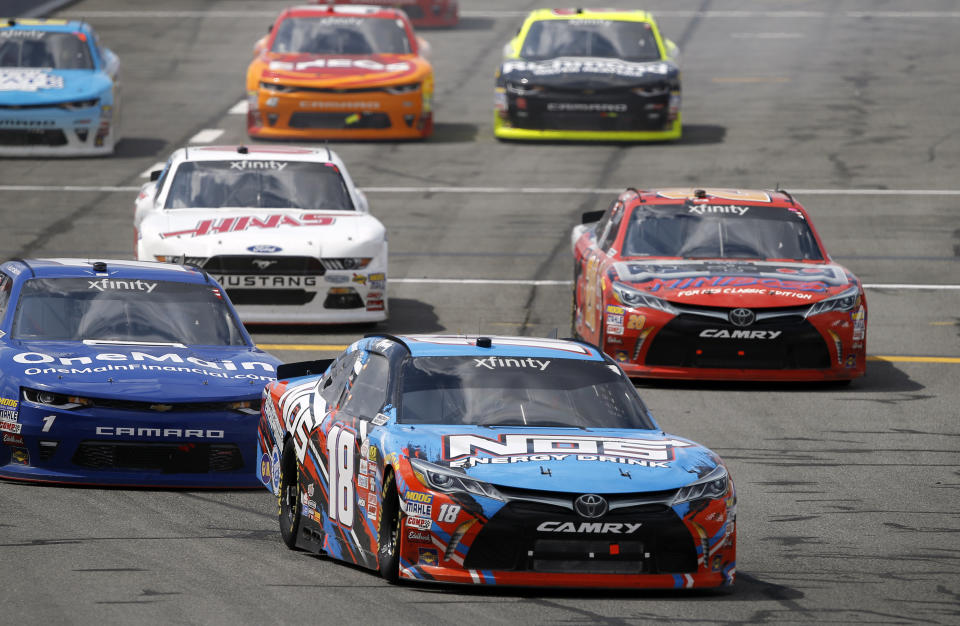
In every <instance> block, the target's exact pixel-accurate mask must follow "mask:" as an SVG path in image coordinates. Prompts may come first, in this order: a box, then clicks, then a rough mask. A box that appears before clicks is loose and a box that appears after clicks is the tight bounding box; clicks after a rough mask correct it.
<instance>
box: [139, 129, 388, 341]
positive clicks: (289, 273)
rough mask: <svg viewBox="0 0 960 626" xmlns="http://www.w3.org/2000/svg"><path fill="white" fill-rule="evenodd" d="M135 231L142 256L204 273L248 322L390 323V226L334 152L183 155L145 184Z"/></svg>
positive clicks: (226, 150)
mask: <svg viewBox="0 0 960 626" xmlns="http://www.w3.org/2000/svg"><path fill="white" fill-rule="evenodd" d="M134 229H135V239H136V254H137V258H138V259H142V260H150V261H154V260H156V261H172V262H184V263H189V264H193V265H196V266H198V267H201V268H203V269H204V270H206V271H207V272H209V273H210V274H211V275H212V276H213V277H214V278H216V279H217V280H218V281H219V282H220V284H221V285H223V286H224V287H225V288H226V290H227V294H228V295H229V296H230V300H231V301H232V302H233V304H234V306H236V308H237V311H238V312H239V313H240V317H241V318H242V319H243V321H244V322H248V323H300V324H314V323H347V322H379V321H383V320H385V319H387V238H386V230H385V229H384V227H383V224H382V223H381V222H380V220H378V219H377V218H375V217H373V216H372V215H370V212H369V207H368V205H367V199H366V196H364V194H363V192H361V191H360V190H358V189H357V188H356V187H355V186H354V184H353V181H352V180H351V178H350V174H349V173H347V169H346V167H345V166H344V164H343V161H341V160H340V157H338V156H337V155H336V154H335V153H333V152H331V151H330V150H328V149H326V148H304V147H295V146H250V147H247V146H203V147H195V148H194V147H190V148H181V149H179V150H177V151H176V152H174V153H173V154H172V155H171V156H170V159H169V160H168V161H167V163H166V166H165V167H164V168H163V170H162V171H159V172H153V173H152V174H151V182H149V183H146V184H145V185H144V186H143V188H141V189H140V195H139V196H138V197H137V201H136V213H135V217H134Z"/></svg>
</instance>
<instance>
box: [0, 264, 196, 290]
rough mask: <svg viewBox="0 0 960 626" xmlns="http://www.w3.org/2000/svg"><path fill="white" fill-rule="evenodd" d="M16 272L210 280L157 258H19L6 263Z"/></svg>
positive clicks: (42, 275) (48, 275) (49, 275)
mask: <svg viewBox="0 0 960 626" xmlns="http://www.w3.org/2000/svg"><path fill="white" fill-rule="evenodd" d="M97 262H103V263H106V269H105V270H104V271H96V270H95V269H94V263H97ZM2 267H3V269H5V270H7V271H8V272H11V273H14V274H24V273H29V274H30V275H31V277H33V278H96V279H103V278H110V279H117V280H125V279H126V280H136V279H144V280H165V281H174V282H183V283H198V284H203V283H208V282H209V280H208V278H207V275H206V273H205V272H203V271H201V270H199V269H196V268H193V267H189V266H184V265H174V264H172V263H158V262H155V261H128V260H122V259H69V258H45V259H16V260H12V261H7V262H6V263H4V264H3V266H2Z"/></svg>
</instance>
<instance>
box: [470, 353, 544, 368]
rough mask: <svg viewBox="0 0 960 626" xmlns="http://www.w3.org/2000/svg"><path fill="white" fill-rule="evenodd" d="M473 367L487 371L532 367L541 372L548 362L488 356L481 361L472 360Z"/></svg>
mask: <svg viewBox="0 0 960 626" xmlns="http://www.w3.org/2000/svg"><path fill="white" fill-rule="evenodd" d="M473 361H474V363H476V365H475V367H485V368H487V369H488V370H495V369H497V368H498V367H532V368H533V369H536V370H539V371H541V372H542V371H543V370H545V369H547V366H548V365H550V361H549V360H547V361H540V360H539V359H530V358H527V359H502V358H497V357H495V356H488V357H486V358H483V359H474V360H473Z"/></svg>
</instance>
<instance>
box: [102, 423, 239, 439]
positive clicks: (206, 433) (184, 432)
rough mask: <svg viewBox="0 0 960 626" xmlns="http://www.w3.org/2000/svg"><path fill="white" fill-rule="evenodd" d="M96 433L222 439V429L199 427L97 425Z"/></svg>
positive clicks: (125, 435) (163, 437) (111, 435)
mask: <svg viewBox="0 0 960 626" xmlns="http://www.w3.org/2000/svg"><path fill="white" fill-rule="evenodd" d="M96 434H97V435H98V436H100V437H146V438H149V439H223V434H224V431H222V430H210V429H207V430H204V429H199V428H198V429H190V428H149V427H141V426H97V430H96Z"/></svg>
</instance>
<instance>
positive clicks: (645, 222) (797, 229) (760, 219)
mask: <svg viewBox="0 0 960 626" xmlns="http://www.w3.org/2000/svg"><path fill="white" fill-rule="evenodd" d="M622 254H623V256H627V257H632V256H667V257H683V258H705V259H793V260H797V261H822V260H823V253H822V252H821V250H820V247H819V246H818V245H817V240H816V239H815V238H814V236H813V231H811V230H810V226H809V225H808V224H807V221H806V220H805V219H804V218H803V215H802V214H801V213H800V212H799V211H794V210H791V209H789V208H779V207H757V206H748V205H743V206H740V205H734V204H727V205H703V204H696V205H695V204H689V203H688V204H674V205H643V206H639V207H637V208H636V209H634V211H633V214H632V215H631V216H630V222H629V224H628V225H627V234H626V238H625V239H624V242H623V253H622Z"/></svg>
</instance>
